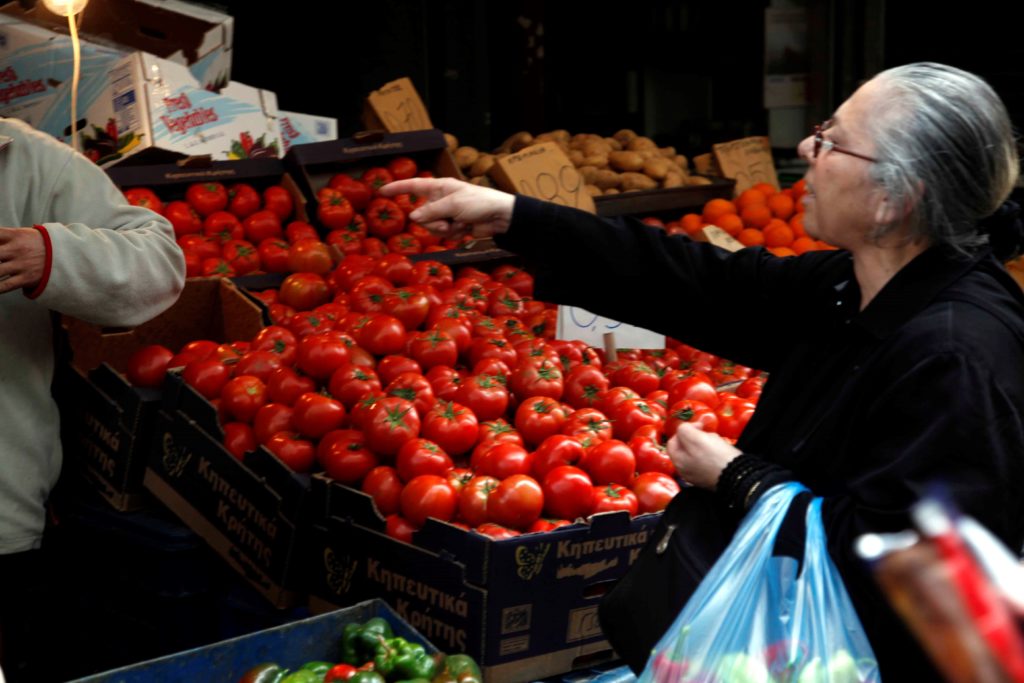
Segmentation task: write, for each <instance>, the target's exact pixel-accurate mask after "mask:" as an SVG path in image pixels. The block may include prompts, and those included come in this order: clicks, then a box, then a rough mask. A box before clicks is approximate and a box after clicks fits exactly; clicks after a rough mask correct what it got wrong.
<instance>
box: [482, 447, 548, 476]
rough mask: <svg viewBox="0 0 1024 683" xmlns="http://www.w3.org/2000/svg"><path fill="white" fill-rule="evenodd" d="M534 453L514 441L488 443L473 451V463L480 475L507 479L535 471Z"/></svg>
mask: <svg viewBox="0 0 1024 683" xmlns="http://www.w3.org/2000/svg"><path fill="white" fill-rule="evenodd" d="M533 458H534V456H533V453H530V452H529V451H527V450H526V449H525V448H523V447H522V446H521V445H519V444H517V443H514V442H512V441H487V442H484V443H481V444H480V445H479V446H477V449H475V450H474V451H473V456H472V458H471V463H472V464H473V466H474V469H475V470H476V471H477V472H479V473H480V474H486V475H489V476H492V477H497V478H498V479H502V480H504V479H507V478H508V477H511V476H512V475H513V474H530V472H532V471H533Z"/></svg>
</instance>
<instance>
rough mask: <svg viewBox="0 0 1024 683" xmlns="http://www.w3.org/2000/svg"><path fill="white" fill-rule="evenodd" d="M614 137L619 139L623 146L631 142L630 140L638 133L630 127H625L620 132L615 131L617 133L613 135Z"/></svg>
mask: <svg viewBox="0 0 1024 683" xmlns="http://www.w3.org/2000/svg"><path fill="white" fill-rule="evenodd" d="M612 137H613V138H615V139H616V140H618V141H619V143H620V144H621V145H622V146H623V147H625V146H626V145H628V144H629V141H630V140H632V139H633V138H635V137H636V133H635V132H633V131H631V130H630V129H629V128H623V129H622V130H620V131H619V132H617V133H615V135H613V136H612Z"/></svg>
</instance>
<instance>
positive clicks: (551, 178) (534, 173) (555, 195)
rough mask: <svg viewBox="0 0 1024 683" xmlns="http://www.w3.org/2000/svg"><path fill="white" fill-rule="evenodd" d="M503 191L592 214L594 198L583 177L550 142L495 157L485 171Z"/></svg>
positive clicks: (594, 209) (567, 158)
mask: <svg viewBox="0 0 1024 683" xmlns="http://www.w3.org/2000/svg"><path fill="white" fill-rule="evenodd" d="M489 174H490V176H491V178H492V179H493V180H494V182H495V183H496V184H497V185H498V187H500V188H501V189H503V190H505V191H506V192H515V193H517V194H525V195H527V196H529V197H535V198H537V199H543V200H544V201H548V202H555V203H556V204H562V205H564V206H571V207H573V208H575V209H582V210H584V211H589V212H590V213H595V212H596V210H597V209H596V208H595V206H594V198H593V197H591V196H590V195H589V194H588V193H587V191H586V190H584V189H583V185H584V183H583V178H582V177H581V176H580V174H579V173H578V172H577V171H576V167H575V166H573V165H572V162H571V161H569V157H567V156H565V153H564V152H562V149H561V148H560V147H559V146H558V144H557V143H554V142H544V143H541V144H539V145H531V146H530V147H527V148H526V149H524V150H522V151H521V152H516V153H515V154H509V155H508V156H506V157H504V158H502V159H499V160H498V161H497V162H496V163H495V164H494V166H492V167H491V170H490V172H489Z"/></svg>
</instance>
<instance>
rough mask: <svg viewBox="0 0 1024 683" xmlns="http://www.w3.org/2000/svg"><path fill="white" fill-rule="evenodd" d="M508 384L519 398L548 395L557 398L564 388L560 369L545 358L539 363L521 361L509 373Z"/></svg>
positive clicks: (560, 396) (559, 397)
mask: <svg viewBox="0 0 1024 683" xmlns="http://www.w3.org/2000/svg"><path fill="white" fill-rule="evenodd" d="M508 386H509V389H511V390H512V393H513V394H515V396H516V398H518V399H519V400H523V399H525V398H529V397H530V396H550V397H551V398H553V399H555V400H559V399H561V398H562V393H563V391H564V388H565V385H564V383H563V380H562V371H561V370H559V369H558V366H557V365H556V364H554V363H551V362H548V361H547V360H544V361H541V363H540V364H539V365H537V364H534V363H532V362H529V361H527V362H525V363H524V362H521V363H520V364H519V365H517V366H516V367H515V369H514V370H512V374H511V375H509V378H508Z"/></svg>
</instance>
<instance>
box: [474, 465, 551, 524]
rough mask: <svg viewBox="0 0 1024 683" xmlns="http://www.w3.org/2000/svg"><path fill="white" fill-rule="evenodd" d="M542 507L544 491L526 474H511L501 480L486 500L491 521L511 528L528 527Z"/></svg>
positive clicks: (537, 516) (535, 519)
mask: <svg viewBox="0 0 1024 683" xmlns="http://www.w3.org/2000/svg"><path fill="white" fill-rule="evenodd" d="M543 509H544V491H543V490H542V489H541V486H540V484H538V483H537V481H536V480H535V479H534V478H533V477H531V476H529V475H526V474H513V475H512V476H510V477H508V478H506V479H504V480H502V482H501V483H500V484H498V487H497V488H496V489H494V491H492V492H491V495H490V498H489V499H488V500H487V517H488V519H489V520H490V521H491V522H494V523H496V524H501V525H502V526H507V527H511V528H513V529H520V530H522V529H529V528H530V526H531V525H532V524H533V523H534V522H536V521H537V519H538V518H539V517H540V513H541V512H542V511H543Z"/></svg>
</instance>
